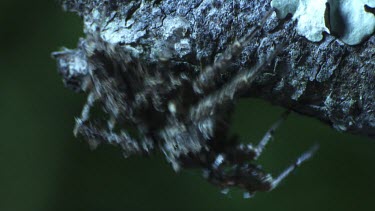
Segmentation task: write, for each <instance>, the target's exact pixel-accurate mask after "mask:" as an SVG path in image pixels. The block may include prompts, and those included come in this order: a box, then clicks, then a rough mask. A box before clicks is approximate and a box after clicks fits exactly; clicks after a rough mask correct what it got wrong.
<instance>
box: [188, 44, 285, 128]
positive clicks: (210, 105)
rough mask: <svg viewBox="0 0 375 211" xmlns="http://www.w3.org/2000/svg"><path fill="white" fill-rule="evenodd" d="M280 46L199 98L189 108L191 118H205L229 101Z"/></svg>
mask: <svg viewBox="0 0 375 211" xmlns="http://www.w3.org/2000/svg"><path fill="white" fill-rule="evenodd" d="M282 47H283V45H282V44H281V45H280V46H278V47H277V48H276V49H275V50H274V51H273V52H272V53H271V54H270V55H269V56H268V57H267V58H266V59H264V60H262V61H261V62H260V63H258V65H256V66H255V67H253V68H252V69H251V70H250V71H244V72H241V73H239V74H237V75H236V76H235V77H234V78H233V79H232V80H231V81H230V82H229V83H227V84H225V85H224V86H222V87H221V89H219V90H218V91H216V92H214V93H213V94H211V95H208V96H207V97H205V98H203V99H202V100H200V101H199V102H198V104H197V105H195V106H193V107H192V108H191V109H190V118H191V120H192V121H199V120H200V119H204V118H207V117H209V116H211V115H213V114H214V113H216V110H217V109H219V108H220V107H222V106H223V105H225V104H228V103H231V102H232V101H233V99H234V97H235V95H237V94H238V93H239V92H240V91H243V90H244V89H245V88H248V87H249V86H250V85H251V83H252V82H253V81H254V80H255V78H256V77H257V76H258V74H259V73H260V72H261V70H262V69H263V68H264V67H265V66H267V65H268V63H269V62H270V61H272V60H273V59H274V58H275V57H276V55H277V54H278V53H279V52H280V51H281V49H282Z"/></svg>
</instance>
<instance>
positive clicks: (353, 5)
mask: <svg viewBox="0 0 375 211" xmlns="http://www.w3.org/2000/svg"><path fill="white" fill-rule="evenodd" d="M331 1H332V0H331ZM336 1H337V2H339V6H338V7H337V10H338V11H337V12H338V14H340V15H341V17H342V21H343V23H344V24H345V27H344V31H343V34H341V37H340V39H341V40H342V41H343V42H345V43H346V44H349V45H356V44H359V43H361V42H362V41H363V40H364V39H365V38H366V37H368V36H370V35H372V34H373V33H374V31H375V15H374V14H372V13H370V12H366V10H365V5H367V6H369V7H375V0H336ZM332 2H333V1H332Z"/></svg>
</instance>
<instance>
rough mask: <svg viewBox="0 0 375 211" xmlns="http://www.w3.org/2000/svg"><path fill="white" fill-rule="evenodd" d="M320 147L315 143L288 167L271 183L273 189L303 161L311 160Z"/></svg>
mask: <svg viewBox="0 0 375 211" xmlns="http://www.w3.org/2000/svg"><path fill="white" fill-rule="evenodd" d="M318 149H319V145H318V144H315V145H314V146H312V147H311V148H310V149H309V150H308V151H306V152H305V153H303V154H302V155H301V156H300V157H299V158H298V159H297V160H296V161H295V162H294V163H293V164H292V165H290V166H289V167H288V168H286V169H285V170H284V171H283V172H282V173H281V174H280V175H279V176H278V177H277V178H276V179H274V180H273V181H272V183H271V189H270V190H272V189H275V188H276V187H277V186H278V185H279V184H280V182H281V181H283V180H284V179H285V178H286V177H287V176H289V175H290V174H291V173H292V172H293V171H295V170H296V169H297V168H298V167H299V166H301V164H302V163H304V162H305V161H307V160H309V159H310V158H311V157H312V156H313V155H314V154H315V152H316V151H317V150H318Z"/></svg>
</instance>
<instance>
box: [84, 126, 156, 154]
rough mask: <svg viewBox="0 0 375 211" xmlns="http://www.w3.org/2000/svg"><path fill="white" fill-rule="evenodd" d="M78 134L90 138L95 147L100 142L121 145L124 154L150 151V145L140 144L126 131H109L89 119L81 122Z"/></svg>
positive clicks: (91, 144) (92, 145) (90, 142)
mask: <svg viewBox="0 0 375 211" xmlns="http://www.w3.org/2000/svg"><path fill="white" fill-rule="evenodd" d="M77 133H78V134H80V135H81V136H83V137H84V138H85V139H87V140H89V144H90V146H91V147H93V148H95V147H96V146H97V145H98V144H99V143H100V142H105V143H109V144H112V145H118V146H121V148H122V150H123V154H124V156H126V157H128V156H129V155H131V154H136V153H138V154H141V153H144V152H148V151H149V149H148V148H147V147H149V146H150V145H145V144H143V145H140V144H139V142H138V141H137V140H135V139H133V138H132V137H131V136H130V135H129V134H128V133H127V132H126V131H124V130H121V131H120V132H119V133H116V132H113V131H108V130H106V129H104V128H102V127H101V126H100V125H99V124H98V123H94V122H90V121H87V122H85V123H83V122H81V123H80V127H79V129H78V131H77Z"/></svg>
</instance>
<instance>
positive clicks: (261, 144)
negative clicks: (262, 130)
mask: <svg viewBox="0 0 375 211" xmlns="http://www.w3.org/2000/svg"><path fill="white" fill-rule="evenodd" d="M289 114H290V111H286V112H284V113H283V114H282V115H281V117H280V118H279V120H277V121H276V122H275V123H274V124H273V125H272V126H271V128H270V129H269V130H268V131H267V132H266V134H264V136H263V138H262V140H261V141H260V142H259V144H258V146H257V147H256V148H255V151H256V156H255V158H254V159H257V158H258V157H259V156H260V155H261V154H262V152H263V150H264V148H265V147H266V145H267V144H268V143H269V142H270V140H271V139H272V138H273V135H274V133H275V131H276V129H277V128H278V127H280V125H281V123H283V122H284V121H285V119H286V118H287V117H288V115H289Z"/></svg>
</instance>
